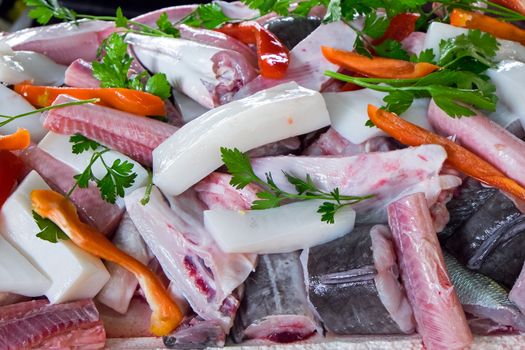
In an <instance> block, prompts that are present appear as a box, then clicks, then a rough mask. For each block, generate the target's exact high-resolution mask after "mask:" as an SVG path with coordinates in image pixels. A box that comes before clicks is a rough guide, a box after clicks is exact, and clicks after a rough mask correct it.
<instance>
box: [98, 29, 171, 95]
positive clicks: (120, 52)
mask: <svg viewBox="0 0 525 350" xmlns="http://www.w3.org/2000/svg"><path fill="white" fill-rule="evenodd" d="M102 53H104V56H103V57H102V62H93V76H94V77H95V78H97V79H98V80H100V87H103V88H126V89H134V90H139V91H146V92H149V93H151V94H153V95H157V96H159V97H160V98H162V99H167V98H169V97H170V96H171V86H170V84H169V82H168V79H167V78H166V74H164V73H156V74H155V75H153V76H152V77H149V74H148V73H147V72H142V73H140V74H136V75H135V76H132V77H131V78H129V77H128V71H129V68H130V66H131V62H132V61H133V58H132V57H131V55H130V54H129V53H128V44H126V43H125V42H124V39H123V38H122V36H121V35H119V34H117V33H113V34H111V35H110V36H109V37H107V38H106V39H105V40H104V41H103V43H102V45H101V46H100V48H99V56H101V55H102ZM148 77H149V78H148ZM146 78H148V80H147V82H146V84H144V83H143V80H145V79H146Z"/></svg>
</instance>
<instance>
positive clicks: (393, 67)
mask: <svg viewBox="0 0 525 350" xmlns="http://www.w3.org/2000/svg"><path fill="white" fill-rule="evenodd" d="M322 51H323V55H324V57H326V59H327V60H329V61H330V62H332V63H334V64H337V65H339V66H341V67H343V68H345V69H348V70H349V71H352V72H355V73H359V74H361V75H364V76H367V77H375V78H386V79H414V78H421V77H424V76H426V75H428V74H430V73H432V72H434V71H435V70H437V69H439V67H438V66H436V65H434V64H431V63H426V62H422V63H412V62H408V61H402V60H396V59H391V58H383V57H372V58H369V57H366V56H363V55H360V54H358V53H355V52H351V51H343V50H338V49H335V48H332V47H326V46H323V47H322Z"/></svg>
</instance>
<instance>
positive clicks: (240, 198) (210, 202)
mask: <svg viewBox="0 0 525 350" xmlns="http://www.w3.org/2000/svg"><path fill="white" fill-rule="evenodd" d="M231 178H232V176H231V175H230V174H224V173H218V172H215V173H211V174H210V175H209V176H208V177H206V178H205V179H203V180H202V181H200V182H199V183H198V184H197V185H195V187H194V190H195V192H196V193H197V196H198V197H199V198H200V200H201V201H203V203H204V204H206V206H207V207H208V208H209V209H230V210H236V209H237V210H238V209H249V208H250V207H251V205H252V202H253V201H254V200H256V199H257V196H256V195H255V194H256V193H257V192H259V191H260V189H259V188H258V187H256V186H255V185H253V184H250V185H248V186H246V187H245V188H243V189H242V190H237V189H235V188H234V187H233V186H231V185H230V181H231Z"/></svg>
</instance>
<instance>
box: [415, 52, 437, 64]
mask: <svg viewBox="0 0 525 350" xmlns="http://www.w3.org/2000/svg"><path fill="white" fill-rule="evenodd" d="M435 59H436V55H435V54H434V50H432V49H426V50H423V51H421V52H420V53H419V56H416V55H412V56H410V61H411V62H414V63H420V62H426V63H435V61H434V60H435Z"/></svg>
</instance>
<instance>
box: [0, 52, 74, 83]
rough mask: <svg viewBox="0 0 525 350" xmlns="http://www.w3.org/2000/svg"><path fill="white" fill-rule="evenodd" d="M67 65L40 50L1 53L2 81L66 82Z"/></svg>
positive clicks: (0, 78) (0, 80) (0, 70)
mask: <svg viewBox="0 0 525 350" xmlns="http://www.w3.org/2000/svg"><path fill="white" fill-rule="evenodd" d="M65 71H66V66H63V65H60V64H56V63H55V62H53V61H52V60H51V59H49V58H47V57H46V56H44V55H42V54H41V53H38V52H31V51H13V52H12V53H3V54H0V82H2V83H4V84H7V85H12V84H20V83H24V82H30V83H32V84H34V85H54V86H60V85H62V84H64V75H65Z"/></svg>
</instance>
